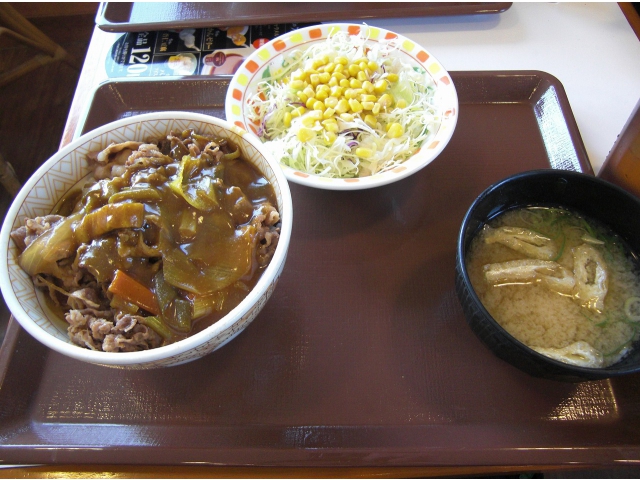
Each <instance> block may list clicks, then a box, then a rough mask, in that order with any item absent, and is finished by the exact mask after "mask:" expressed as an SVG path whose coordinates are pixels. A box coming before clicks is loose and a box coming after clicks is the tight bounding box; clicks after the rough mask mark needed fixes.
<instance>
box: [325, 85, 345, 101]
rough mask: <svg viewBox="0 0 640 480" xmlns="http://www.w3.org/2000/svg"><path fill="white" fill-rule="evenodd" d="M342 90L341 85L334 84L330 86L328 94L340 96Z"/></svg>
mask: <svg viewBox="0 0 640 480" xmlns="http://www.w3.org/2000/svg"><path fill="white" fill-rule="evenodd" d="M343 91H344V89H343V88H342V87H339V86H338V85H335V86H333V87H331V90H330V92H329V95H331V96H332V97H336V98H338V97H340V96H341V95H342V92H343Z"/></svg>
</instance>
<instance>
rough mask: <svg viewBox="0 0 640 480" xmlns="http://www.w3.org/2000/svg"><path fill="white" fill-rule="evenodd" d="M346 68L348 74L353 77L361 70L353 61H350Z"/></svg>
mask: <svg viewBox="0 0 640 480" xmlns="http://www.w3.org/2000/svg"><path fill="white" fill-rule="evenodd" d="M347 70H348V71H349V74H350V75H351V76H352V77H355V76H356V75H358V72H361V71H362V70H360V67H359V66H358V65H356V64H355V63H352V64H351V65H349V67H348V68H347Z"/></svg>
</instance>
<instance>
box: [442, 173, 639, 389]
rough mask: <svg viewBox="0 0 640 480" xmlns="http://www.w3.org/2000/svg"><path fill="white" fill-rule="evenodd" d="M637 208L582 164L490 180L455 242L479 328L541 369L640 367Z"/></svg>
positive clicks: (549, 374)
mask: <svg viewBox="0 0 640 480" xmlns="http://www.w3.org/2000/svg"><path fill="white" fill-rule="evenodd" d="M639 215H640V201H639V200H638V199H637V198H636V197H634V196H632V195H631V194H629V193H628V192H626V191H624V190H622V189H621V188H619V187H617V186H615V185H613V184H610V183H608V182H606V181H603V180H601V179H598V178H596V177H594V176H591V175H587V174H583V173H577V172H569V171H562V170H539V171H529V172H524V173H520V174H517V175H514V176H511V177H508V178H506V179H504V180H502V181H499V182H497V183H496V184H494V185H492V186H491V187H489V188H488V189H486V190H485V191H484V192H483V193H482V194H481V195H480V196H479V197H478V198H477V199H476V200H475V201H474V202H473V204H472V205H471V207H470V208H469V210H468V212H467V214H466V216H465V217H464V220H463V222H462V226H461V229H460V233H459V236H458V241H457V250H456V273H455V275H456V292H457V295H458V298H459V300H460V302H461V304H462V307H463V310H464V313H465V316H466V319H467V322H468V324H469V326H470V327H471V329H472V330H473V332H475V334H476V335H477V336H478V337H479V338H480V340H482V342H483V343H484V344H485V345H486V346H487V347H488V348H489V349H490V350H491V351H493V353H494V354H495V355H497V356H498V357H499V358H501V359H503V360H505V361H506V362H508V363H510V364H512V365H514V366H515V367H517V368H519V369H521V370H523V371H525V372H527V373H529V374H531V375H533V376H535V377H542V378H547V379H552V380H559V381H569V382H578V381H584V380H597V379H604V378H609V377H615V376H619V375H625V374H629V373H635V372H638V371H640V345H639V342H638V338H639V337H640V280H639V274H640V268H639V265H640V264H639V261H638V256H637V254H638V252H640V223H638V222H637V221H635V220H634V219H635V218H638V216H639Z"/></svg>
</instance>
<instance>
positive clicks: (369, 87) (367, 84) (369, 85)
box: [362, 80, 375, 101]
mask: <svg viewBox="0 0 640 480" xmlns="http://www.w3.org/2000/svg"><path fill="white" fill-rule="evenodd" d="M362 88H363V89H364V90H365V92H367V93H373V91H374V88H373V83H371V82H370V81H369V80H366V81H364V82H362ZM374 101H375V100H374Z"/></svg>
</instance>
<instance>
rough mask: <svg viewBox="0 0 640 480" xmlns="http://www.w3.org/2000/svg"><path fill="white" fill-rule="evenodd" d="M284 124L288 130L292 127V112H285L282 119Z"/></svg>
mask: <svg viewBox="0 0 640 480" xmlns="http://www.w3.org/2000/svg"><path fill="white" fill-rule="evenodd" d="M282 123H284V126H285V127H287V128H289V127H290V126H291V112H285V114H284V116H283V117H282Z"/></svg>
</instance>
